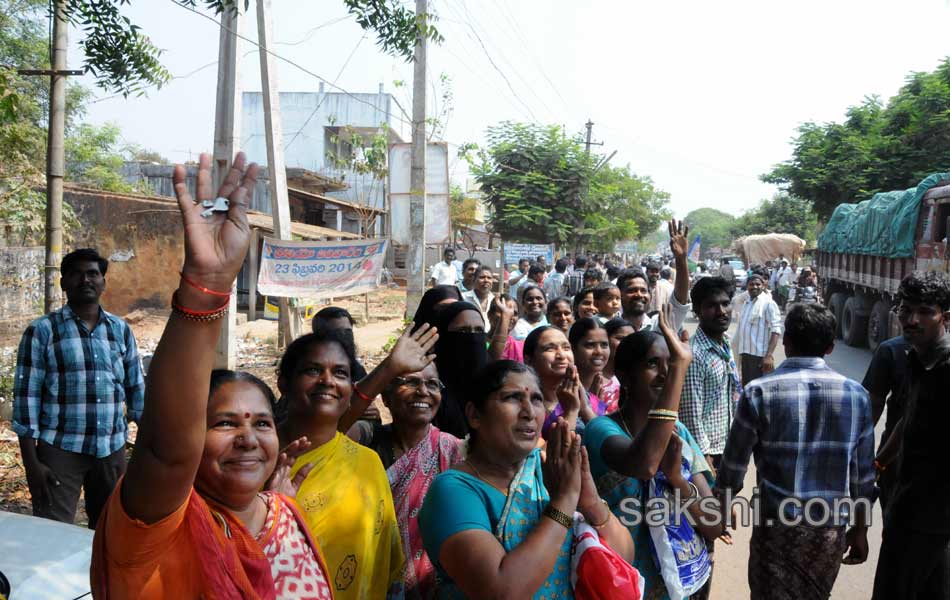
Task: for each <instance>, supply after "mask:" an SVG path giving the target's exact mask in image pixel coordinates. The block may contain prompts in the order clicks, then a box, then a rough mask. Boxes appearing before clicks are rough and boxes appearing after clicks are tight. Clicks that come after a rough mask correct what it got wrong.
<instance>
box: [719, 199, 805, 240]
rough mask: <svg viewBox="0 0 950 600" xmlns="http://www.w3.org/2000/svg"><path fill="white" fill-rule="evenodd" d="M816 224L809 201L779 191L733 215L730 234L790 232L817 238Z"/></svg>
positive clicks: (737, 235) (735, 236)
mask: <svg viewBox="0 0 950 600" xmlns="http://www.w3.org/2000/svg"><path fill="white" fill-rule="evenodd" d="M817 227H818V216H817V215H816V214H815V211H814V210H813V209H812V206H811V203H810V202H809V201H807V200H803V199H801V198H797V197H795V196H790V195H788V194H784V193H779V194H776V195H775V196H773V197H772V199H771V200H763V201H762V202H761V203H759V206H758V207H756V208H754V209H753V210H750V211H748V212H746V213H745V214H743V215H742V216H741V217H739V218H738V219H736V220H735V222H734V223H733V226H732V228H731V230H730V232H731V237H732V238H738V237H742V236H744V235H753V234H764V233H793V234H795V235H797V236H798V237H800V238H802V239H803V240H805V241H807V242H812V241H814V240H815V238H816V231H817ZM727 246H728V245H726V246H723V247H727Z"/></svg>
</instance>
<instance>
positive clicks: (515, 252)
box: [505, 242, 554, 265]
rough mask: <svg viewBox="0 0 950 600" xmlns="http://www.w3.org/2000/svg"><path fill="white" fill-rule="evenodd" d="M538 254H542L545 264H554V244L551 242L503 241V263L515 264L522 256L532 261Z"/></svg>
mask: <svg viewBox="0 0 950 600" xmlns="http://www.w3.org/2000/svg"><path fill="white" fill-rule="evenodd" d="M539 256H543V257H544V259H545V261H547V264H549V265H553V264H554V245H553V244H514V243H511V242H505V264H506V265H516V264H518V261H519V260H521V259H522V258H527V259H528V260H530V261H531V262H534V261H535V259H537V258H538V257H539Z"/></svg>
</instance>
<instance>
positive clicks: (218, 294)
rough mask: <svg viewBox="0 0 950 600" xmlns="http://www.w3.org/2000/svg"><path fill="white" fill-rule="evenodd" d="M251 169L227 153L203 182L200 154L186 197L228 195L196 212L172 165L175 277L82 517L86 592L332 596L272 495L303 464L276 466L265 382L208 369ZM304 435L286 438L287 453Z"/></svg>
mask: <svg viewBox="0 0 950 600" xmlns="http://www.w3.org/2000/svg"><path fill="white" fill-rule="evenodd" d="M257 170H258V169H257V165H255V164H251V165H249V166H248V167H247V169H246V170H245V158H244V154H238V155H237V157H236V158H235V159H234V165H233V167H232V168H231V170H230V171H229V172H228V174H227V177H226V178H225V180H224V182H223V183H222V185H221V187H220V189H218V191H217V194H215V193H214V190H213V187H212V183H211V157H210V156H208V155H207V154H202V155H201V159H200V162H199V169H198V186H197V201H203V200H213V199H214V198H216V197H218V198H222V197H223V198H227V199H228V200H229V202H230V206H229V208H228V211H227V213H223V212H213V213H211V214H210V216H208V217H205V216H202V211H204V207H202V206H201V205H199V204H198V203H197V202H196V200H195V199H193V198H192V196H191V194H190V193H189V191H188V187H187V185H186V183H185V170H184V168H183V167H181V166H176V167H175V174H174V181H175V194H176V196H177V197H178V205H179V208H180V210H181V214H182V221H183V222H184V228H185V261H184V264H183V266H182V271H181V283H180V284H179V287H178V289H177V290H176V291H175V292H174V294H173V295H172V314H171V317H170V318H169V320H168V324H167V325H166V326H165V332H164V334H163V335H162V339H161V341H160V342H159V344H158V348H157V349H156V350H155V357H154V358H153V360H152V364H151V367H150V370H149V377H148V383H147V388H146V392H145V410H144V412H143V415H142V419H141V420H140V421H139V433H138V440H137V443H136V445H135V449H134V450H133V451H132V459H131V461H130V462H129V467H128V470H127V472H126V474H125V476H124V477H123V479H122V480H121V482H120V483H119V485H118V486H117V487H116V489H115V492H114V493H113V494H112V497H111V498H110V499H109V501H108V503H107V505H106V508H105V509H104V510H103V513H102V516H101V517H100V520H99V524H98V527H97V529H96V534H95V539H94V542H93V553H92V566H91V569H90V579H91V587H92V591H93V596H94V597H95V598H100V599H102V598H133V597H134V598H155V599H160V598H209V599H210V598H249V599H257V598H262V599H263V598H267V599H272V598H279V597H285V596H286V595H287V592H288V591H289V590H295V589H296V590H302V589H304V587H305V586H306V587H307V589H308V590H309V591H307V592H306V593H305V594H304V595H302V596H301V595H298V596H296V597H298V598H304V597H305V598H309V599H314V600H315V599H326V598H332V597H333V593H332V587H331V585H330V582H331V581H332V579H331V575H330V573H329V572H328V571H327V568H326V567H325V565H324V563H323V561H322V559H321V553H320V550H319V549H318V546H317V545H316V544H315V543H314V541H313V539H312V538H311V537H310V534H309V532H308V529H307V527H306V525H305V523H304V520H303V518H302V517H301V516H300V513H299V512H298V510H297V508H296V507H295V504H294V502H293V500H291V499H290V498H289V497H288V496H287V495H285V494H284V493H280V491H282V492H285V493H290V494H293V493H295V491H296V490H295V488H296V487H297V485H299V484H300V482H301V481H302V479H303V477H305V476H306V473H305V472H302V473H300V475H299V477H296V478H294V479H290V477H289V475H288V470H289V461H288V457H287V456H286V455H280V453H279V450H278V447H279V445H278V438H277V431H276V428H275V425H274V415H273V408H272V406H273V400H274V397H273V394H272V393H271V392H270V390H269V389H268V388H267V386H266V385H264V384H263V383H261V382H260V380H258V379H256V378H254V377H253V376H250V375H247V374H236V373H233V372H230V371H216V372H214V374H212V366H213V362H214V356H215V345H216V343H217V340H218V334H219V332H220V330H221V320H220V318H221V317H222V316H224V313H225V311H226V310H227V307H228V303H229V296H230V293H231V292H230V290H231V285H232V283H233V282H234V278H235V277H236V276H237V273H238V271H239V270H240V268H241V264H242V263H243V262H244V255H245V254H246V253H247V247H248V240H249V239H250V231H249V229H248V224H247V214H246V210H247V204H248V201H249V200H250V195H251V193H252V191H253V189H254V183H255V180H256V177H257ZM209 390H210V392H209ZM306 447H307V442H306V440H299V441H297V442H295V443H294V444H293V445H292V447H291V448H290V450H291V454H295V453H296V452H298V451H301V450H305V449H306ZM279 458H280V463H281V466H280V467H279V468H278V469H277V472H276V474H275V466H277V465H278V460H279ZM272 475H273V476H274V480H272V482H271V483H272V485H271V486H269V487H270V488H271V489H277V490H279V491H273V492H262V491H261V490H262V489H263V488H264V487H265V483H266V482H267V481H268V479H270V478H271V477H272Z"/></svg>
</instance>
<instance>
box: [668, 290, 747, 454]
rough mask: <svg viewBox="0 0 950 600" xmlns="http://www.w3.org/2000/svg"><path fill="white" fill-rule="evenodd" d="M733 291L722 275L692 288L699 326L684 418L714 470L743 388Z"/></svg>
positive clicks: (685, 387)
mask: <svg viewBox="0 0 950 600" xmlns="http://www.w3.org/2000/svg"><path fill="white" fill-rule="evenodd" d="M734 291H735V288H734V286H733V284H732V282H731V281H729V280H727V279H723V278H722V277H704V278H703V279H700V280H699V281H697V282H696V285H694V286H693V289H692V290H690V299H691V300H692V304H693V312H694V313H695V314H696V316H697V317H698V318H699V327H698V328H697V329H696V333H695V334H694V335H693V339H692V340H690V348H691V349H692V351H693V362H691V363H690V365H689V368H688V369H687V370H686V383H685V384H684V385H683V397H682V401H681V402H680V420H682V421H683V424H684V425H686V427H687V429H689V431H690V433H692V434H693V437H694V438H696V443H698V444H699V448H700V449H701V450H702V451H703V454H705V455H706V461H707V462H708V463H709V464H711V465H712V467H713V468H714V469H719V462H720V459H721V458H722V451H723V448H725V446H726V438H727V437H728V435H729V427H730V425H731V424H732V415H733V407H734V404H735V400H736V398H738V396H739V390H740V386H739V375H738V373H737V372H736V361H735V360H734V359H733V356H732V350H731V347H730V345H729V334H727V333H726V331H728V330H729V324H730V323H731V322H732V316H731V315H732V313H731V310H730V309H731V306H732V294H733V292H734Z"/></svg>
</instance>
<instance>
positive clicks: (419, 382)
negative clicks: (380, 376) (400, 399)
mask: <svg viewBox="0 0 950 600" xmlns="http://www.w3.org/2000/svg"><path fill="white" fill-rule="evenodd" d="M393 384H394V385H395V386H396V387H407V388H409V389H411V390H413V391H415V392H418V391H419V390H420V389H421V388H422V386H425V388H426V391H427V392H429V393H430V394H438V393H441V392H442V390H444V389H445V386H444V385H443V384H442V382H441V381H439V380H438V379H435V378H432V379H422V378H421V377H396V378H395V379H393Z"/></svg>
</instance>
